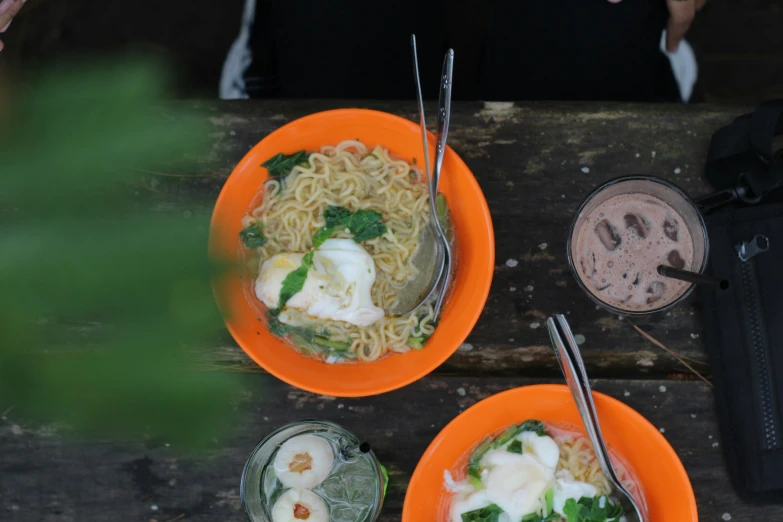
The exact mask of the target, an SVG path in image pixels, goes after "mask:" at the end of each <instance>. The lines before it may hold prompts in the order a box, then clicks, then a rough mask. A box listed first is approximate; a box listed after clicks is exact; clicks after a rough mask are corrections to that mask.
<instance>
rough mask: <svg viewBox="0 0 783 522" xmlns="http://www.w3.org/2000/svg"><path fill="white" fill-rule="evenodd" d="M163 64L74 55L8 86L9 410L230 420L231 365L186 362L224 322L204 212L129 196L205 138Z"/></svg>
mask: <svg viewBox="0 0 783 522" xmlns="http://www.w3.org/2000/svg"><path fill="white" fill-rule="evenodd" d="M163 71H164V69H163V68H162V67H161V66H160V65H156V64H152V63H148V62H142V61H134V62H132V63H131V62H128V61H123V62H121V63H120V62H117V63H114V64H113V65H110V64H108V63H106V64H103V65H92V66H76V65H74V64H71V65H67V66H61V67H59V68H57V69H56V70H51V71H49V72H47V73H45V74H41V75H39V76H38V77H37V78H35V79H34V80H33V81H31V82H29V84H28V85H27V86H26V87H25V88H23V89H19V88H18V89H15V90H13V91H12V92H11V95H10V98H7V99H5V100H3V99H0V412H2V411H3V410H4V409H5V408H7V407H10V406H14V407H15V412H17V413H19V412H21V413H22V414H23V415H26V416H31V417H34V418H37V419H40V420H42V421H58V422H63V423H66V424H69V425H71V426H73V427H75V428H80V429H82V430H97V431H98V433H100V434H106V433H111V434H115V435H116V434H119V435H121V436H123V437H135V436H137V435H139V434H141V433H145V434H148V435H150V436H156V437H165V438H166V439H167V440H171V441H177V442H182V443H190V444H200V443H204V442H208V441H210V440H211V439H212V438H213V437H215V436H216V434H217V433H219V432H221V431H223V430H225V428H226V427H227V426H228V425H229V423H230V419H229V418H228V415H229V412H230V411H231V408H229V407H228V405H229V403H230V400H231V398H232V396H233V394H235V391H236V389H235V383H234V382H233V378H232V377H231V375H230V374H227V373H217V372H199V371H195V370H193V369H192V368H193V367H194V366H195V365H196V364H195V363H197V362H198V355H197V354H196V353H194V352H196V351H197V350H198V348H199V347H209V346H212V347H214V346H215V343H214V339H215V336H216V334H218V333H219V332H220V331H221V330H222V329H223V322H222V319H221V317H220V315H219V313H218V311H217V309H216V307H215V304H214V299H213V296H212V292H211V288H210V284H209V276H210V271H211V270H213V268H212V267H211V266H210V264H209V260H208V259H207V257H206V249H207V235H208V217H207V216H201V217H199V216H193V217H191V218H190V219H185V218H184V217H183V215H182V214H181V213H176V214H167V213H164V212H157V213H156V212H152V211H150V210H146V211H143V210H142V209H141V207H142V206H143V205H140V203H139V201H138V199H139V198H138V197H137V196H135V194H136V193H137V190H138V189H137V187H138V184H139V180H140V177H141V176H142V174H140V172H139V169H145V168H154V167H155V166H156V165H159V164H161V163H164V162H165V163H166V164H167V165H169V166H171V165H172V164H173V162H174V161H175V160H177V158H182V157H185V156H186V155H190V156H191V157H192V156H198V152H199V148H200V147H202V146H203V144H204V136H205V129H204V127H203V126H202V124H201V122H200V121H199V120H198V119H196V118H194V117H193V116H192V115H189V114H187V113H185V112H183V111H182V110H178V109H176V108H173V107H171V106H169V105H168V104H167V102H166V101H165V89H164V84H165V81H164V78H165V74H164V73H163ZM0 96H3V93H2V92H0ZM4 108H5V109H4ZM137 207H138V208H137ZM210 343H212V344H210Z"/></svg>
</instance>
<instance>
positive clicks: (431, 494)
mask: <svg viewBox="0 0 783 522" xmlns="http://www.w3.org/2000/svg"><path fill="white" fill-rule="evenodd" d="M593 397H594V399H595V404H596V409H597V411H598V417H599V420H600V423H601V429H602V431H603V435H604V438H605V439H606V442H607V444H608V446H609V449H610V451H611V452H613V453H615V454H617V455H619V456H620V457H621V458H622V459H623V460H624V461H625V462H626V463H627V464H628V465H629V466H630V468H631V469H632V470H633V472H634V475H635V478H636V480H637V483H638V485H639V487H640V488H641V490H642V491H643V493H644V496H645V499H646V504H647V520H648V522H661V521H665V522H698V520H699V517H698V514H697V512H696V499H695V497H694V494H693V488H692V487H691V483H690V480H689V479H688V475H687V473H686V472H685V468H684V467H683V465H682V463H681V462H680V459H679V457H677V454H676V453H675V452H674V449H672V447H671V446H670V445H669V443H668V442H667V441H666V439H665V438H664V436H663V435H661V433H660V432H659V431H658V430H657V429H656V428H655V426H653V425H652V424H650V422H649V421H648V420H647V419H645V418H644V417H642V416H641V415H640V414H639V413H637V412H636V411H635V410H633V409H631V408H630V407H628V406H627V405H625V404H623V403H622V402H620V401H618V400H616V399H613V398H611V397H609V396H607V395H604V394H602V393H594V394H593ZM527 419H539V420H542V421H544V422H547V421H549V422H555V423H566V424H571V425H574V426H582V421H581V418H580V417H579V412H578V411H577V409H576V405H575V404H574V400H573V397H572V396H571V392H570V391H569V390H568V387H566V386H564V385H555V384H542V385H536V386H524V387H521V388H515V389H513V390H509V391H506V392H503V393H499V394H497V395H493V396H492V397H489V398H488V399H484V400H483V401H481V402H479V403H477V404H475V405H473V406H471V407H470V408H468V409H467V410H465V411H464V412H462V413H461V414H460V415H459V416H457V418H455V419H454V420H453V421H451V422H450V423H449V424H448V425H447V426H446V427H445V428H443V431H441V432H440V433H439V434H438V436H437V437H435V440H433V441H432V443H431V444H430V446H429V448H427V451H426V452H425V453H424V455H423V456H422V458H421V460H420V461H419V464H418V466H416V471H415V472H414V473H413V477H412V478H411V481H410V484H409V485H408V492H407V494H406V496H405V504H404V506H403V510H402V521H403V522H446V518H445V517H444V516H443V513H444V508H445V507H446V506H447V503H448V498H449V496H450V495H449V493H448V492H447V491H446V487H445V482H444V472H445V471H446V470H449V471H451V472H452V473H454V472H456V471H457V470H456V469H455V467H456V466H458V464H459V463H460V462H461V461H464V459H465V456H466V455H467V454H468V453H469V452H470V451H471V450H472V449H474V448H475V447H476V446H477V445H478V444H479V443H480V442H481V441H482V440H484V438H485V437H487V436H488V435H490V434H492V433H496V432H498V431H499V430H501V429H503V428H506V427H508V426H509V425H511V424H518V423H521V422H523V421H525V420H527ZM456 474H457V475H458V474H459V473H456Z"/></svg>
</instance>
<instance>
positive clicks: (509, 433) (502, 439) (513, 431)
mask: <svg viewBox="0 0 783 522" xmlns="http://www.w3.org/2000/svg"><path fill="white" fill-rule="evenodd" d="M519 432H520V429H519V426H511V427H510V428H508V429H507V430H506V431H504V432H503V433H502V434H501V435H500V436H499V437H498V438H497V439H495V442H494V443H493V444H492V447H493V448H499V447H500V446H502V445H503V444H505V443H506V442H508V441H510V440H511V439H513V438H514V437H516V436H517V434H518V433H519Z"/></svg>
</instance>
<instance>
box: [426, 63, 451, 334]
mask: <svg viewBox="0 0 783 522" xmlns="http://www.w3.org/2000/svg"><path fill="white" fill-rule="evenodd" d="M453 83H454V50H453V49H449V50H448V51H447V52H446V57H445V58H444V59H443V71H442V73H441V76H440V95H439V97H438V127H437V133H436V134H435V168H434V169H433V172H432V182H431V183H430V207H431V211H430V215H432V216H435V227H436V229H437V231H438V236H439V239H440V240H441V241H442V243H443V248H444V249H445V250H446V266H445V267H444V271H443V273H442V275H441V279H440V283H439V291H438V298H437V300H436V301H435V307H434V313H433V317H434V318H435V320H436V321H437V319H438V317H439V316H440V310H441V308H442V307H443V300H444V299H445V298H446V292H447V291H448V289H449V281H450V280H451V265H452V259H453V258H452V253H451V244H450V243H449V240H448V238H447V237H446V234H445V232H444V231H443V227H442V226H441V223H440V220H439V219H438V211H437V204H436V201H435V200H436V198H437V197H438V182H439V181H440V171H441V168H442V166H443V155H444V154H445V153H446V139H447V138H448V136H449V122H450V121H451V86H452V84H453Z"/></svg>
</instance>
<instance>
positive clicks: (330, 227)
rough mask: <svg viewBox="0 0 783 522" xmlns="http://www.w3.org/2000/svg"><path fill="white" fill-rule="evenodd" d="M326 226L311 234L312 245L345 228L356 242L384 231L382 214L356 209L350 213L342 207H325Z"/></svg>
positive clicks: (380, 234) (376, 235) (371, 237)
mask: <svg viewBox="0 0 783 522" xmlns="http://www.w3.org/2000/svg"><path fill="white" fill-rule="evenodd" d="M324 219H325V221H326V226H325V227H324V228H322V229H321V230H319V231H318V232H316V233H315V235H314V236H313V246H314V247H317V246H316V243H317V245H320V244H322V243H323V242H324V241H325V240H326V239H327V238H329V236H331V235H332V234H333V233H334V232H337V231H338V230H340V229H342V228H347V229H348V231H349V232H350V233H351V234H353V240H354V241H356V242H357V243H359V242H361V241H364V240H366V239H373V238H375V237H378V236H382V235H383V234H385V233H386V225H384V224H383V221H382V219H383V216H382V215H381V214H380V212H376V211H374V210H357V211H356V212H354V213H351V211H350V210H348V209H347V208H344V207H333V206H329V207H327V209H326V211H325V212H324Z"/></svg>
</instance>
